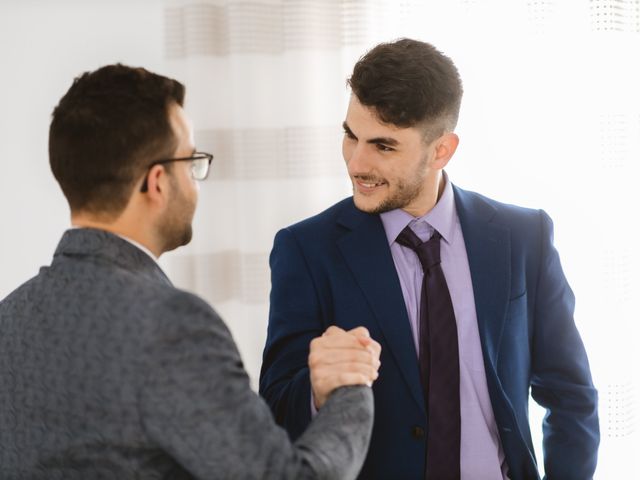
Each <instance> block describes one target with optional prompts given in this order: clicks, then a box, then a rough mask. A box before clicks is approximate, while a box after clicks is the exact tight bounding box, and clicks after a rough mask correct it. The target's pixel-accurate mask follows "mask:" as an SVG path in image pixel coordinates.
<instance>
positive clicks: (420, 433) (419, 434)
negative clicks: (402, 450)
mask: <svg viewBox="0 0 640 480" xmlns="http://www.w3.org/2000/svg"><path fill="white" fill-rule="evenodd" d="M411 435H412V436H413V438H418V439H420V438H424V428H422V427H418V426H415V427H412V428H411Z"/></svg>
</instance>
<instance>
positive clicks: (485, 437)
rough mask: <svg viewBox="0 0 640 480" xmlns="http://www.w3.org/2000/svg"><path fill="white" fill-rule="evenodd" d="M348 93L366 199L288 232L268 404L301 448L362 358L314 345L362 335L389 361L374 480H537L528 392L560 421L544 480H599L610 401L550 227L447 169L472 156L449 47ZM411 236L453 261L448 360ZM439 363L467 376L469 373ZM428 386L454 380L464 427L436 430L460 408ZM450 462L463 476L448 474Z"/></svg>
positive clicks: (371, 64) (553, 427) (389, 56)
mask: <svg viewBox="0 0 640 480" xmlns="http://www.w3.org/2000/svg"><path fill="white" fill-rule="evenodd" d="M349 85H350V87H351V90H352V96H351V101H350V103H349V107H348V110H347V115H346V120H345V121H344V124H343V126H344V141H343V155H344V159H345V162H346V165H347V169H348V172H349V176H350V178H351V181H352V183H353V197H351V198H347V199H345V200H343V201H341V202H339V203H337V204H336V205H334V206H332V207H331V208H329V209H328V210H326V211H325V212H323V213H320V214H319V215H316V216H314V217H312V218H309V219H307V220H304V221H302V222H300V223H297V224H295V225H293V226H290V227H288V228H285V229H283V230H281V231H280V232H278V234H277V236H276V238H275V242H274V247H273V251H272V253H271V259H270V264H271V271H272V291H271V310H270V315H269V330H268V338H267V343H266V347H265V351H264V359H263V360H264V363H263V367H262V373H261V381H260V392H261V394H262V395H263V396H264V397H265V398H266V400H267V402H268V403H269V404H270V406H271V408H272V410H273V412H274V414H275V416H276V419H277V421H278V422H280V423H281V424H282V425H284V426H285V427H286V428H287V430H288V431H289V434H290V435H291V436H292V437H293V438H296V437H297V436H298V435H300V434H301V432H302V431H303V430H304V428H305V427H306V425H308V423H309V421H310V420H311V418H312V417H313V415H315V414H316V412H317V409H318V407H319V406H320V405H322V402H323V400H324V398H325V395H326V393H327V387H326V386H325V383H323V381H322V379H323V378H325V376H326V375H327V372H331V371H332V369H333V368H335V367H334V365H335V364H336V363H339V362H344V361H348V360H349V359H348V356H349V353H348V352H346V351H342V350H341V349H340V345H338V344H336V345H331V343H330V342H326V340H325V341H323V342H322V343H320V342H318V341H312V340H313V339H314V338H315V337H318V336H322V335H323V332H324V331H325V330H326V329H327V328H329V327H330V326H334V325H335V326H338V327H340V328H342V329H345V330H350V329H352V328H354V327H356V326H358V325H363V326H365V327H366V328H367V329H368V330H369V332H370V333H371V336H372V338H374V339H375V340H377V341H378V342H379V343H380V344H381V345H382V355H381V362H382V366H381V368H380V376H379V378H378V380H377V382H376V383H375V385H374V386H373V390H374V398H375V406H376V412H375V422H374V431H373V437H372V441H371V445H370V448H369V452H368V456H367V459H366V461H365V464H364V467H363V469H362V471H361V474H360V478H363V479H372V478H379V479H395V480H398V479H422V478H427V479H433V480H447V479H463V480H471V479H473V480H485V479H507V478H509V479H512V480H524V479H538V478H539V473H538V467H537V460H536V458H535V455H534V449H533V445H532V440H531V432H530V426H529V420H528V401H529V392H531V396H532V397H533V399H534V400H535V401H536V402H537V403H539V404H540V405H542V406H543V407H544V408H545V409H546V410H547V414H546V416H545V420H544V423H543V433H544V445H543V446H544V467H545V472H546V477H547V478H548V479H559V480H570V479H576V480H585V479H588V478H592V476H593V473H594V470H595V466H596V457H597V447H598V443H599V427H598V415H597V392H596V390H595V388H594V386H593V384H592V380H591V374H590V371H589V365H588V361H587V356H586V353H585V350H584V346H583V344H582V341H581V339H580V336H579V334H578V331H577V329H576V326H575V324H574V320H573V310H574V296H573V293H572V291H571V289H570V287H569V285H568V283H567V280H566V278H565V276H564V274H563V272H562V268H561V265H560V260H559V257H558V253H557V251H556V250H555V248H554V246H553V227H552V222H551V220H550V218H549V217H548V216H547V215H546V214H545V213H544V212H543V211H541V210H531V209H525V208H521V207H516V206H513V205H507V204H503V203H498V202H496V201H494V200H490V199H488V198H486V197H483V196H481V195H478V194H476V193H472V192H468V191H465V190H462V189H460V188H458V187H456V186H454V185H453V184H452V183H451V181H450V180H449V178H448V176H447V175H446V173H445V172H444V168H445V167H446V166H447V164H448V162H449V161H450V159H451V158H452V156H453V155H454V153H455V151H456V148H457V146H458V142H459V139H458V136H457V135H456V134H455V133H454V128H455V126H456V123H457V119H458V112H459V108H460V102H461V97H462V84H461V80H460V77H459V75H458V71H457V69H456V67H455V65H454V64H453V62H452V61H451V60H450V59H449V58H448V57H446V56H445V55H443V54H442V53H441V52H439V51H438V50H436V49H435V48H434V47H433V46H431V45H429V44H426V43H423V42H418V41H414V40H410V39H402V40H399V41H396V42H394V43H389V44H381V45H378V46H377V47H375V48H374V49H373V50H371V51H370V52H368V53H367V54H366V55H365V56H364V57H362V58H361V59H360V60H359V61H358V62H357V64H356V65H355V68H354V71H353V74H352V76H351V78H350V79H349ZM407 228H408V229H410V230H411V235H412V236H413V237H416V238H417V239H418V240H417V241H418V243H420V242H423V243H422V245H424V244H426V243H428V242H430V243H431V244H432V245H435V244H434V243H433V242H432V240H434V239H435V242H437V245H438V250H439V254H438V258H437V260H435V261H434V262H433V264H434V265H436V266H437V268H438V269H439V271H440V272H441V273H439V275H440V276H443V277H444V279H445V280H446V282H445V283H446V286H447V287H448V294H447V293H444V294H443V293H440V292H439V293H437V295H436V297H437V299H443V298H446V301H447V302H448V305H450V306H449V307H448V308H449V310H448V311H451V312H452V313H451V315H450V317H449V318H451V322H450V323H449V324H447V325H449V327H447V328H450V327H451V325H453V332H454V337H453V339H454V342H453V347H454V348H452V349H449V350H450V351H447V350H446V349H444V351H443V352H442V353H441V354H440V355H444V356H443V357H442V358H439V359H437V358H436V359H434V357H433V355H434V353H433V352H434V351H435V350H437V348H436V347H434V345H437V342H438V341H439V340H440V339H439V335H441V333H439V332H440V330H438V331H435V330H434V327H432V326H431V325H432V324H431V323H430V322H432V321H434V322H435V321H439V319H438V318H437V317H438V315H440V314H434V313H432V312H431V310H429V309H428V305H432V304H433V301H432V300H431V299H432V298H434V297H433V295H434V294H433V293H429V288H430V287H427V286H425V285H428V278H427V276H426V275H424V273H423V268H424V271H427V272H429V275H431V273H430V272H431V270H428V269H427V267H426V266H424V265H425V264H424V263H422V257H419V256H418V255H417V254H416V251H417V250H416V251H414V250H413V249H412V248H409V247H408V246H407V245H405V244H404V243H401V241H400V237H401V236H402V235H401V232H402V234H404V232H405V231H406V230H407ZM416 248H417V247H416ZM429 268H431V266H429ZM443 282H444V280H443ZM447 287H445V292H446V291H447V290H446V288H447ZM429 295H432V296H429ZM425 298H428V300H425ZM425 312H427V313H425ZM425 315H426V317H425ZM454 317H455V318H454ZM426 318H428V322H429V327H428V328H427V327H424V325H425V322H427V320H426ZM438 328H439V327H438ZM425 332H426V333H425ZM429 332H431V333H432V334H433V335H432V334H431V333H429ZM456 339H457V341H456ZM456 344H457V345H456ZM440 350H442V349H440ZM456 350H457V351H456ZM451 351H453V352H454V353H453V356H451V355H452V354H451ZM424 352H427V353H429V352H431V353H430V354H431V355H432V356H431V357H429V356H426V357H425V356H424V355H425V353H424ZM447 355H449V357H447ZM425 358H426V359H427V360H425V361H424V365H425V370H423V367H422V366H423V359H425ZM307 360H308V362H307ZM354 360H357V359H354ZM438 362H439V363H438ZM452 362H453V363H452ZM437 364H439V365H445V366H447V367H449V366H450V365H452V364H453V365H455V367H454V369H453V371H454V374H451V375H450V374H449V373H446V374H445V373H443V372H442V371H440V370H441V367H437V368H436V367H435V365H437ZM431 365H434V367H433V368H431ZM421 372H422V373H421ZM424 372H428V373H427V374H426V375H427V376H428V378H429V379H433V378H436V377H438V376H440V377H443V376H444V377H445V378H444V381H443V382H441V384H446V383H447V382H448V381H449V380H451V382H455V383H453V385H454V387H453V388H451V389H450V391H453V392H454V394H455V399H453V398H452V400H451V401H452V402H454V401H455V402H456V403H454V405H456V407H455V408H454V414H453V415H451V418H449V417H447V418H439V417H438V416H437V415H436V414H433V415H430V414H429V412H430V411H431V410H430V408H432V407H433V405H435V404H437V403H438V402H440V404H442V403H443V400H442V399H443V398H444V399H445V401H444V403H445V404H446V403H447V402H448V401H449V397H447V396H444V397H443V395H444V394H442V392H440V391H439V390H438V388H440V387H434V386H433V385H434V384H433V383H429V382H428V381H426V380H425V373H424ZM449 394H450V393H448V394H447V395H449ZM438 395H440V398H438ZM458 402H459V409H458V408H457V405H458ZM458 410H459V412H458ZM438 421H439V423H440V425H442V424H444V425H445V426H447V425H452V426H455V428H452V429H451V430H453V431H454V432H455V435H454V437H451V438H454V445H455V447H453V448H450V447H447V448H446V449H445V450H444V451H445V454H446V455H442V454H438V455H435V454H433V452H434V451H436V450H437V449H438V448H439V449H440V450H438V451H440V452H442V451H443V450H442V447H441V445H440V446H439V442H442V441H443V438H441V437H442V436H444V434H440V433H435V431H436V427H435V425H437V424H438ZM438 428H440V427H438ZM440 431H441V430H438V432H440ZM446 441H450V438H449V434H447V440H446ZM448 445H451V444H448ZM458 445H459V448H458ZM430 453H431V456H430V455H429V454H430ZM445 457H447V458H445ZM449 457H451V458H454V461H453V462H452V466H451V467H448V466H446V467H443V465H444V464H445V463H446V462H449V461H450V458H449ZM434 467H438V472H439V473H433V472H434V471H436V470H434Z"/></svg>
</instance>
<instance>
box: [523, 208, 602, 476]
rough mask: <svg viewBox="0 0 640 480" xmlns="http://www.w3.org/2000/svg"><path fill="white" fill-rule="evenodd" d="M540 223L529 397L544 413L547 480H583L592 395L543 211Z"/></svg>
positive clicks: (593, 425) (592, 435)
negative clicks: (545, 411)
mask: <svg viewBox="0 0 640 480" xmlns="http://www.w3.org/2000/svg"><path fill="white" fill-rule="evenodd" d="M540 218H541V225H542V228H541V231H542V235H541V239H542V240H541V242H542V244H541V247H540V252H541V255H540V258H541V261H540V269H539V277H538V284H537V289H536V297H535V329H534V342H533V352H532V353H533V355H532V378H531V395H532V397H533V398H534V400H536V402H538V403H539V404H540V405H541V406H543V407H545V408H546V410H547V413H546V415H545V418H544V422H543V438H544V439H543V450H544V463H545V474H546V478H547V479H549V480H572V479H575V480H585V479H590V478H592V477H593V473H594V471H595V467H596V460H597V449H598V444H599V439H600V436H599V426H598V413H597V392H596V390H595V388H594V386H593V383H592V380H591V373H590V370H589V363H588V360H587V355H586V352H585V349H584V345H583V343H582V340H581V338H580V334H579V333H578V330H577V329H576V326H575V323H574V319H573V310H574V303H575V301H574V295H573V292H572V291H571V288H570V287H569V285H568V283H567V280H566V278H565V276H564V273H563V272H562V267H561V265H560V259H559V256H558V252H557V251H556V249H555V248H554V246H553V224H552V222H551V219H550V218H549V217H548V216H547V215H546V214H545V213H544V212H541V217H540Z"/></svg>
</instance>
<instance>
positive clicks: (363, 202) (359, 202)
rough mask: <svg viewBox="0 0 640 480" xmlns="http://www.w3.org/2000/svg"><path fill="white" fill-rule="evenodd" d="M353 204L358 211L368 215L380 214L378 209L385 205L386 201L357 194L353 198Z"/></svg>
mask: <svg viewBox="0 0 640 480" xmlns="http://www.w3.org/2000/svg"><path fill="white" fill-rule="evenodd" d="M353 203H354V204H355V206H356V208H357V209H358V210H361V211H363V212H366V213H380V212H379V211H378V209H379V208H380V206H381V205H382V204H383V203H384V200H382V201H381V200H374V199H373V198H371V197H365V196H363V195H359V194H357V193H356V194H355V195H354V196H353Z"/></svg>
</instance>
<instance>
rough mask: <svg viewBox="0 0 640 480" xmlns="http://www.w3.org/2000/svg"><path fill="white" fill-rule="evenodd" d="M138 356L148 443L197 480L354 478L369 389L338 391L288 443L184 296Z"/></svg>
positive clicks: (231, 348) (362, 449) (234, 357)
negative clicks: (301, 431)
mask: <svg viewBox="0 0 640 480" xmlns="http://www.w3.org/2000/svg"><path fill="white" fill-rule="evenodd" d="M158 315H159V316H160V317H161V320H160V321H159V322H158V323H159V326H158V328H157V331H155V332H152V333H151V334H150V335H149V336H150V337H151V339H150V341H149V343H148V345H146V347H145V348H144V355H143V357H144V358H146V362H145V363H144V364H143V366H142V367H141V368H142V376H143V382H142V385H141V387H140V391H139V395H138V397H139V399H138V402H139V409H140V415H141V418H142V424H143V428H144V430H145V432H146V434H147V435H148V436H149V437H150V439H151V441H152V442H153V443H155V444H156V445H158V446H159V448H161V449H162V450H163V451H165V452H166V453H167V454H168V455H169V456H171V457H172V458H173V459H175V461H176V462H177V463H178V464H180V465H181V467H182V468H184V469H185V470H187V471H188V472H189V473H190V474H191V475H193V477H195V478H197V479H203V480H204V479H210V478H243V479H274V480H275V479H315V478H317V479H334V478H355V477H356V476H357V474H358V471H359V469H360V468H361V466H362V463H363V462H364V458H365V454H366V450H367V446H368V442H369V439H370V435H371V428H372V423H373V396H372V392H371V389H369V388H367V387H345V388H342V389H339V390H336V392H335V393H334V395H332V396H331V397H330V398H329V400H328V401H327V404H326V406H327V407H328V408H323V409H322V411H321V412H319V413H318V415H317V417H316V419H315V420H314V422H313V423H312V424H311V425H310V426H309V428H308V429H307V430H306V432H305V433H304V434H303V435H301V436H300V438H299V439H298V440H297V441H296V442H295V443H291V441H290V440H289V437H288V435H287V433H286V432H285V431H284V430H283V429H282V428H281V427H279V426H277V425H276V423H275V422H274V420H273V416H272V415H271V412H270V410H269V408H268V406H267V405H266V403H265V402H264V401H263V400H262V399H261V398H260V397H258V395H257V394H256V393H255V392H253V391H252V390H251V388H250V383H249V378H248V376H247V374H246V372H245V370H244V368H243V365H242V361H241V359H240V355H239V353H238V351H237V348H236V346H235V343H234V342H233V339H232V337H231V334H230V333H229V331H228V329H227V328H226V326H225V325H224V323H223V322H222V320H221V319H220V318H219V317H218V316H217V315H216V313H215V312H214V311H213V310H211V308H210V307H209V306H208V305H207V304H206V303H205V302H203V301H202V300H200V299H198V298H197V297H194V296H192V295H190V294H187V293H184V292H178V294H177V295H176V296H175V297H174V298H169V299H167V301H165V302H164V305H163V309H162V312H158Z"/></svg>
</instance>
